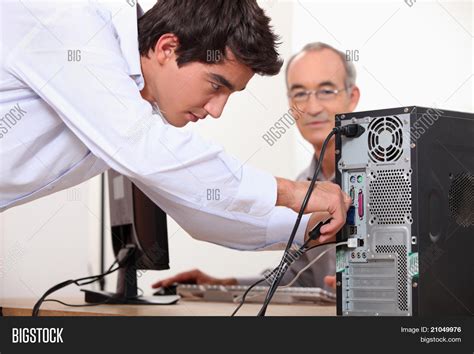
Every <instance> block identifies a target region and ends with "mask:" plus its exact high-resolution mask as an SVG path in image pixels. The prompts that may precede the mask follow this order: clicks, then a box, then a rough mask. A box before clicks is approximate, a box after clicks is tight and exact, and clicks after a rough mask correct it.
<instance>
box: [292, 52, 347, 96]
mask: <svg viewBox="0 0 474 354" xmlns="http://www.w3.org/2000/svg"><path fill="white" fill-rule="evenodd" d="M345 76H346V71H345V67H344V63H343V62H342V59H341V57H340V56H339V55H338V54H336V53H335V52H334V51H332V50H330V49H326V48H324V49H321V50H317V51H307V52H302V53H300V54H298V55H297V56H295V58H294V59H293V61H292V62H291V63H290V66H289V67H288V78H287V80H288V84H289V86H290V87H291V86H292V85H293V84H299V85H308V84H311V85H319V84H321V83H323V82H333V83H334V84H336V85H337V84H342V83H343V82H344V79H345Z"/></svg>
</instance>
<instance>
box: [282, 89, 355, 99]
mask: <svg viewBox="0 0 474 354" xmlns="http://www.w3.org/2000/svg"><path fill="white" fill-rule="evenodd" d="M345 90H347V88H343V89H335V90H327V89H322V90H296V91H294V92H293V93H291V94H289V96H290V98H291V99H292V100H293V101H294V102H297V103H306V102H308V100H309V96H311V95H312V94H315V95H316V98H317V99H318V100H321V101H330V100H332V99H334V98H336V96H337V95H338V93H339V92H342V91H345Z"/></svg>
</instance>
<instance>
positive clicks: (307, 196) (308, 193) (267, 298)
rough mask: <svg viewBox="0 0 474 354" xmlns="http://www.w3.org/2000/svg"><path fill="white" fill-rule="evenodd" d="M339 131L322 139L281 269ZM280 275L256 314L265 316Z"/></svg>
mask: <svg viewBox="0 0 474 354" xmlns="http://www.w3.org/2000/svg"><path fill="white" fill-rule="evenodd" d="M339 131H340V129H339V128H338V127H336V128H333V129H332V130H331V132H330V133H329V134H328V136H327V137H326V139H325V140H324V143H323V145H322V147H321V153H320V156H319V159H318V165H317V166H316V169H315V171H314V174H313V178H312V179H311V183H310V184H309V187H308V191H307V192H306V195H305V197H304V199H303V203H302V205H301V208H300V211H299V212H298V217H297V218H296V222H295V225H294V227H293V230H292V232H291V235H290V238H289V239H288V243H287V245H286V248H285V252H284V253H283V257H282V259H281V261H280V267H282V269H283V264H284V261H285V256H286V254H287V252H288V249H289V248H290V247H291V245H292V244H293V240H294V238H295V235H296V231H297V230H298V227H299V225H300V222H301V218H302V216H303V213H304V211H305V209H306V206H307V205H308V201H309V198H310V197H311V194H312V192H313V189H314V185H315V184H316V180H317V178H318V175H319V170H320V169H321V165H322V161H323V160H324V154H325V153H326V147H327V145H328V143H329V140H330V139H331V138H332V136H333V135H334V134H336V133H338V132H339ZM285 271H286V270H285ZM285 271H283V274H284V272H285ZM282 277H283V275H280V276H279V277H277V278H275V279H274V281H273V283H272V285H271V286H270V289H269V290H268V292H267V296H266V297H265V301H264V303H263V305H262V308H261V309H260V311H259V313H258V316H265V312H266V309H267V306H268V304H269V303H270V301H271V299H272V297H273V294H274V293H275V291H276V288H277V287H278V284H280V281H281V278H282Z"/></svg>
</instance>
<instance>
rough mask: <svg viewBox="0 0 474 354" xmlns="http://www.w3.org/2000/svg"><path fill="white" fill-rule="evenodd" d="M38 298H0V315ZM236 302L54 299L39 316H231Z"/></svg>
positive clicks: (279, 308)
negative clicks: (121, 302)
mask: <svg viewBox="0 0 474 354" xmlns="http://www.w3.org/2000/svg"><path fill="white" fill-rule="evenodd" d="M58 299H59V300H61V301H63V302H66V303H70V304H83V303H84V301H83V298H73V299H71V298H58ZM36 300H37V299H2V300H0V308H1V314H2V315H3V316H31V309H32V308H33V306H34V304H35V302H36ZM260 306H261V305H259V304H246V305H244V306H242V308H241V309H240V310H239V313H238V315H240V316H255V315H256V314H257V312H258V310H259V309H260ZM235 308H236V304H233V303H223V302H203V301H190V300H183V299H181V300H180V301H179V302H178V303H177V304H175V305H97V306H88V307H68V306H64V305H61V304H59V303H56V302H45V303H43V305H42V306H41V310H40V316H230V314H231V313H232V312H233V311H234V309H235ZM267 315H269V316H335V315H336V307H335V306H334V305H312V304H304V305H303V304H300V305H280V304H273V305H270V306H269V307H268V309H267Z"/></svg>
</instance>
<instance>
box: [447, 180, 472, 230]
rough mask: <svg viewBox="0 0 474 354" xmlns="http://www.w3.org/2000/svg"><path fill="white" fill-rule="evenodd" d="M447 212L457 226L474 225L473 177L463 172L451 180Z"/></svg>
mask: <svg viewBox="0 0 474 354" xmlns="http://www.w3.org/2000/svg"><path fill="white" fill-rule="evenodd" d="M448 200H449V211H450V212H451V216H452V217H453V218H454V220H456V223H457V224H458V225H459V226H464V227H469V226H471V225H474V175H471V174H470V173H467V172H463V173H458V174H457V175H456V176H454V177H453V178H452V181H451V187H450V188H449V196H448Z"/></svg>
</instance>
